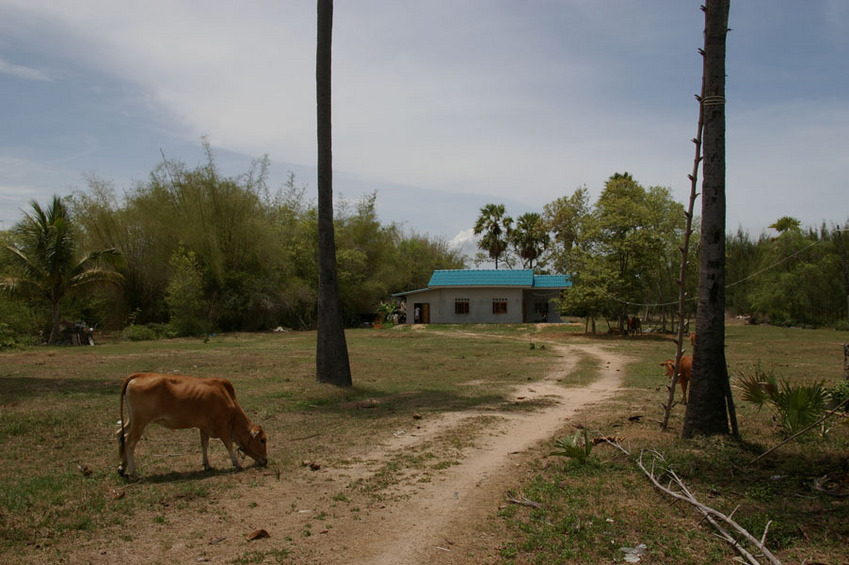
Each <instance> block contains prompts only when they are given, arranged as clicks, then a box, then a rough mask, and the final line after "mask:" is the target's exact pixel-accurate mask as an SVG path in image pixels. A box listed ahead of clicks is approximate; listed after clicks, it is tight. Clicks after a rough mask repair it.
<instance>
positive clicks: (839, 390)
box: [826, 381, 849, 412]
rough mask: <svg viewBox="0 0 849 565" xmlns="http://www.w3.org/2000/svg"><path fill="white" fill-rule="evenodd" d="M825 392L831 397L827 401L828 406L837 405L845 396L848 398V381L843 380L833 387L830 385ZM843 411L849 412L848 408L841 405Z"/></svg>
mask: <svg viewBox="0 0 849 565" xmlns="http://www.w3.org/2000/svg"><path fill="white" fill-rule="evenodd" d="M826 394H828V397H829V398H830V399H831V401H830V402H829V406H831V407H832V408H834V407H836V406H839V405H840V403H841V402H844V401H845V400H846V399H847V398H849V381H843V382H842V383H839V384H837V385H834V386H833V387H830V388H828V389H827V390H826ZM843 409H844V411H846V412H849V408H847V407H845V406H844V407H843Z"/></svg>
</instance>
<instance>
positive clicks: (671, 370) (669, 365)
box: [660, 359, 675, 377]
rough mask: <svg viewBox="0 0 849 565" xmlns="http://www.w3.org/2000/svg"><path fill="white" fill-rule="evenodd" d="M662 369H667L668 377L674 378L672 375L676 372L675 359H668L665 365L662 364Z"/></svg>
mask: <svg viewBox="0 0 849 565" xmlns="http://www.w3.org/2000/svg"><path fill="white" fill-rule="evenodd" d="M660 366H661V367H666V376H667V377H672V374H673V373H674V372H675V359H667V360H666V361H664V362H663V363H661V364H660Z"/></svg>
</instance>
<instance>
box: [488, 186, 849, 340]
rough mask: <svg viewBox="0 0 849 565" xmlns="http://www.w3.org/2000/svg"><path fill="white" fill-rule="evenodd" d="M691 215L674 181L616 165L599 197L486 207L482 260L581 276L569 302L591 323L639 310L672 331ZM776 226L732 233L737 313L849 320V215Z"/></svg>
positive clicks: (783, 321) (776, 320)
mask: <svg viewBox="0 0 849 565" xmlns="http://www.w3.org/2000/svg"><path fill="white" fill-rule="evenodd" d="M685 219H686V218H685V210H684V207H683V205H681V204H680V203H678V202H676V201H675V200H674V199H673V198H672V195H671V192H670V190H669V189H668V188H665V187H650V188H647V189H646V188H644V187H643V186H642V185H640V183H639V182H638V181H637V180H636V179H634V178H633V177H632V176H631V175H630V174H629V173H627V172H626V173H616V174H614V175H613V176H611V177H610V178H609V179H608V180H607V181H606V183H605V185H604V188H603V190H602V192H601V194H600V196H599V198H598V200H597V201H596V202H595V203H592V202H591V201H590V197H589V191H588V190H587V188H586V187H581V188H578V189H577V190H575V191H574V192H573V193H572V194H571V195H569V196H563V197H561V198H558V199H557V200H555V201H553V202H551V203H549V204H546V205H545V207H544V209H543V212H542V213H541V214H540V213H536V212H530V213H527V214H524V215H522V216H520V217H519V218H518V219H517V221H516V222H515V223H514V220H513V219H512V218H511V217H510V216H509V215H508V214H507V211H506V209H505V206H504V205H503V204H487V205H486V206H484V207H482V208H481V209H480V213H479V216H478V219H477V222H476V224H475V234H476V235H478V236H479V240H478V247H479V248H480V250H481V252H480V253H478V255H477V256H476V257H475V263H476V264H478V265H480V264H482V263H484V262H487V261H488V262H492V263H494V264H495V265H496V268H498V266H499V265H501V266H507V268H517V267H519V266H521V267H522V268H533V269H535V270H537V271H538V272H541V273H547V272H556V273H563V274H569V275H570V276H571V277H572V282H573V285H572V288H570V289H569V291H568V292H566V293H565V294H564V297H563V300H562V303H561V308H562V310H563V313H564V314H567V315H572V316H580V317H583V318H586V320H587V323H588V325H589V324H592V325H593V328H592V330H591V331H595V327H594V325H595V321H596V319H599V318H601V319H605V320H607V321H608V323H609V324H610V325H611V326H614V327H615V326H617V325H618V327H620V328H623V326H624V322H625V319H626V318H627V317H628V316H629V315H638V316H642V317H643V318H644V319H645V318H650V319H651V320H652V322H653V323H654V324H655V326H656V328H657V329H658V330H659V331H670V330H671V328H672V324H673V323H674V322H675V318H676V314H677V309H678V305H677V297H678V289H679V287H678V274H679V272H680V265H681V253H680V247H681V245H682V242H683V239H684V230H685V229H686V222H685ZM697 224H698V223H696V225H694V230H696V231H698V230H699V226H698V225H697ZM769 227H770V229H771V230H775V233H762V234H760V236H759V237H757V239H754V238H752V236H751V235H750V234H749V233H748V232H746V231H744V230H743V229H742V228H739V229H738V230H737V232H736V233H735V234H730V235H728V237H727V238H726V271H727V274H726V280H727V283H728V284H727V291H726V292H727V309H728V313H729V314H731V315H734V316H743V317H746V318H747V319H749V320H751V321H753V322H756V323H758V322H768V323H772V324H780V325H801V326H811V327H814V326H817V327H821V326H836V327H840V328H846V327H849V263H847V252H846V249H847V247H849V234H847V231H846V229H847V225H844V227H843V229H841V228H839V227H838V226H837V225H834V226H832V227H828V226H827V225H826V224H823V225H822V226H821V227H820V228H819V229H813V228H807V229H803V228H802V227H801V223H800V222H799V221H798V220H796V219H795V218H792V217H789V216H788V217H784V218H780V219H778V220H777V221H776V222H775V223H774V224H772V225H771V226H769ZM700 251H701V250H700V248H699V241H698V240H696V241H695V243H694V244H693V245H692V248H691V249H690V254H689V260H688V262H689V263H690V265H691V268H690V269H688V270H687V278H686V280H685V281H684V286H685V292H686V293H687V295H688V296H689V297H691V298H690V300H688V302H687V304H688V307H689V311H688V312H687V318H688V319H689V318H691V317H693V316H694V315H695V310H696V308H697V303H696V297H697V292H698V278H699V272H698V265H699V262H700ZM693 329H694V328H693Z"/></svg>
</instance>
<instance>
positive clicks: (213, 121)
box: [0, 0, 849, 252]
mask: <svg viewBox="0 0 849 565" xmlns="http://www.w3.org/2000/svg"><path fill="white" fill-rule="evenodd" d="M701 3H702V2H701V1H700V0H695V1H684V0H646V1H642V2H635V1H633V0H529V1H525V2H517V1H515V0H486V1H484V0H429V1H424V2H423V1H421V0H417V1H412V0H336V2H335V4H336V6H335V11H334V30H333V165H334V195H335V196H336V197H337V198H345V199H348V200H356V199H358V198H360V197H361V196H363V195H367V194H371V193H372V192H376V194H377V212H378V215H379V217H380V220H381V221H382V222H384V223H391V222H394V223H397V224H399V225H402V226H403V227H404V228H405V229H407V230H409V231H410V232H415V233H418V234H428V235H429V236H431V237H433V238H439V239H443V240H445V241H453V242H455V243H457V244H458V245H460V244H465V247H464V248H463V249H464V250H465V251H466V252H473V247H474V244H473V239H474V238H473V236H472V233H471V231H472V230H471V228H472V226H473V225H474V223H475V220H476V219H477V216H478V215H479V210H480V208H481V207H483V206H484V205H486V204H488V203H496V204H504V205H505V207H506V210H507V213H508V214H509V215H511V216H513V217H514V218H515V217H517V216H519V215H521V214H523V213H525V212H532V211H533V212H542V210H543V207H544V206H545V204H547V203H549V202H552V201H554V200H555V199H557V198H559V197H562V196H569V195H571V194H572V193H573V192H574V191H575V190H576V189H577V188H580V187H586V188H587V189H588V190H589V192H590V195H591V197H592V199H593V201H595V199H596V198H598V196H599V194H600V193H601V190H602V189H603V187H604V183H605V181H606V180H607V179H608V178H609V177H610V176H611V175H613V174H614V173H617V172H629V173H631V175H632V176H633V177H634V178H635V179H636V180H637V181H638V182H639V183H640V184H641V185H643V186H644V187H651V186H664V187H668V188H670V190H671V191H672V195H673V197H674V198H675V199H676V200H678V201H679V202H681V203H682V204H685V205H686V203H687V201H688V198H689V193H690V181H689V180H688V178H687V175H688V174H689V173H690V172H691V170H692V166H693V158H694V145H693V143H692V141H691V140H692V139H693V137H695V134H696V124H697V118H698V104H697V102H696V99H695V97H694V95H695V94H696V93H698V92H699V90H700V85H701V68H702V67H701V65H702V60H701V57H700V55H699V54H698V49H699V48H700V47H702V42H703V31H704V15H703V13H702V12H701V10H700V4H701ZM315 12H316V6H315V2H312V1H307V0H249V1H247V2H233V1H231V0H203V1H201V0H192V1H189V0H145V1H144V2H138V1H129V0H62V1H61V2H57V1H56V0H0V229H9V228H11V227H12V226H13V225H14V224H15V223H16V222H17V221H19V220H20V219H21V217H22V216H23V212H24V211H25V210H28V209H30V202H31V201H32V200H36V201H38V202H40V203H42V204H47V203H48V202H49V200H50V199H51V198H52V196H53V195H54V194H58V195H60V196H64V195H67V194H70V193H71V192H73V191H74V190H84V189H85V188H86V187H87V180H86V179H87V178H90V177H91V176H95V177H98V178H100V179H105V180H109V181H111V182H112V183H113V186H114V187H115V189H116V191H117V192H118V194H123V193H124V192H125V191H127V190H130V189H131V188H132V187H133V186H135V185H136V183H138V182H143V181H145V180H146V179H147V177H148V175H149V174H150V172H151V171H152V170H153V169H154V168H155V167H156V166H157V164H159V163H160V162H161V161H162V158H163V155H164V156H166V157H167V158H169V159H179V160H181V161H183V162H185V163H186V164H187V165H189V166H195V165H198V164H201V163H202V162H204V154H203V151H202V142H201V140H202V139H204V138H205V139H207V140H208V141H209V143H210V145H211V146H212V149H213V150H214V154H215V159H216V162H217V164H218V166H219V168H220V169H221V171H222V172H223V173H224V174H226V175H232V176H236V175H239V174H241V173H244V172H247V170H248V169H249V168H250V164H251V162H252V161H253V160H254V159H257V158H260V157H263V156H267V157H268V159H269V160H270V163H271V169H270V173H271V174H270V179H269V184H270V187H271V188H272V189H275V188H279V187H280V186H282V184H283V183H284V181H285V180H286V179H287V178H288V176H289V174H290V173H292V174H294V175H295V181H296V184H298V185H305V186H306V187H307V193H308V194H310V193H312V194H315V190H316V172H315V162H316V134H315V130H316V126H315V36H316V30H315ZM729 27H730V28H731V31H730V33H729V35H728V52H727V86H726V88H727V90H726V99H727V105H726V116H727V136H726V139H727V174H726V194H727V226H728V231H729V232H733V231H736V230H737V229H738V228H742V229H743V230H744V231H748V232H750V233H751V234H752V235H753V237H757V236H758V235H759V234H760V233H762V232H764V231H768V226H769V225H770V224H771V223H773V222H775V220H777V219H778V218H780V217H782V216H793V217H795V218H797V219H799V220H800V221H801V222H802V224H803V226H811V227H818V226H819V225H821V224H822V222H826V223H827V225H829V226H831V225H832V224H834V223H838V224H843V223H845V222H846V221H847V220H849V186H848V185H849V183H848V182H847V180H846V179H847V174H846V171H847V170H849V103H847V102H849V65H847V63H846V54H847V52H849V33H846V29H848V28H849V2H846V1H845V0H806V1H805V2H781V3H776V2H774V1H771V0H746V1H745V2H737V1H733V2H732V3H731V12H730V18H729ZM310 191H312V192H310ZM696 214H699V203H698V202H697V206H696Z"/></svg>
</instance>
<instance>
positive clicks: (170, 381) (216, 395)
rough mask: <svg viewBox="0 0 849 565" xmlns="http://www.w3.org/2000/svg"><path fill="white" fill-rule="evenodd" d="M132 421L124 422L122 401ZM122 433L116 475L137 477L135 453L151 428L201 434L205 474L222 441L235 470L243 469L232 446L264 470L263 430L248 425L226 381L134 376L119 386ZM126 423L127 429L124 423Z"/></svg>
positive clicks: (134, 374) (186, 377)
mask: <svg viewBox="0 0 849 565" xmlns="http://www.w3.org/2000/svg"><path fill="white" fill-rule="evenodd" d="M125 399H126V403H127V415H128V416H129V421H127V420H124V400H125ZM121 422H122V425H121V429H120V430H119V431H118V442H119V447H118V453H119V455H120V457H121V466H120V467H119V468H118V472H119V473H120V474H121V475H123V474H124V473H127V474H128V475H129V476H131V477H135V476H136V462H135V457H134V453H135V448H136V443H138V441H139V439H140V438H141V435H142V432H143V431H144V429H145V427H147V425H148V424H151V423H155V424H159V425H161V426H165V427H166V428H170V429H172V430H177V429H185V428H199V429H200V444H201V449H202V450H203V468H204V469H206V470H209V469H211V468H212V467H210V465H209V458H208V457H207V449H208V447H209V438H211V437H214V438H220V439H221V441H222V442H223V443H224V447H226V448H227V453H229V454H230V460H231V461H232V462H233V466H234V467H235V468H236V469H241V468H242V466H241V465H240V464H239V461H238V460H237V459H236V453H235V452H234V451H233V441H235V442H236V443H237V444H238V446H239V449H240V450H241V451H243V452H244V453H245V454H246V455H249V456H250V457H251V458H253V459H254V460H255V461H256V462H257V463H258V464H260V465H265V464H266V463H267V461H268V459H267V457H266V445H265V444H266V438H265V432H263V431H262V427H260V426H254V425H252V424H251V421H250V419H249V418H248V416H247V415H246V414H245V411H244V410H242V408H241V406H239V403H238V402H236V391H235V390H234V389H233V385H232V384H231V383H230V381H227V380H225V379H200V378H197V377H188V376H185V375H160V374H157V373H133V374H132V375H130V376H128V377H127V378H126V379H124V384H123V385H121ZM124 422H126V423H124Z"/></svg>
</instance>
